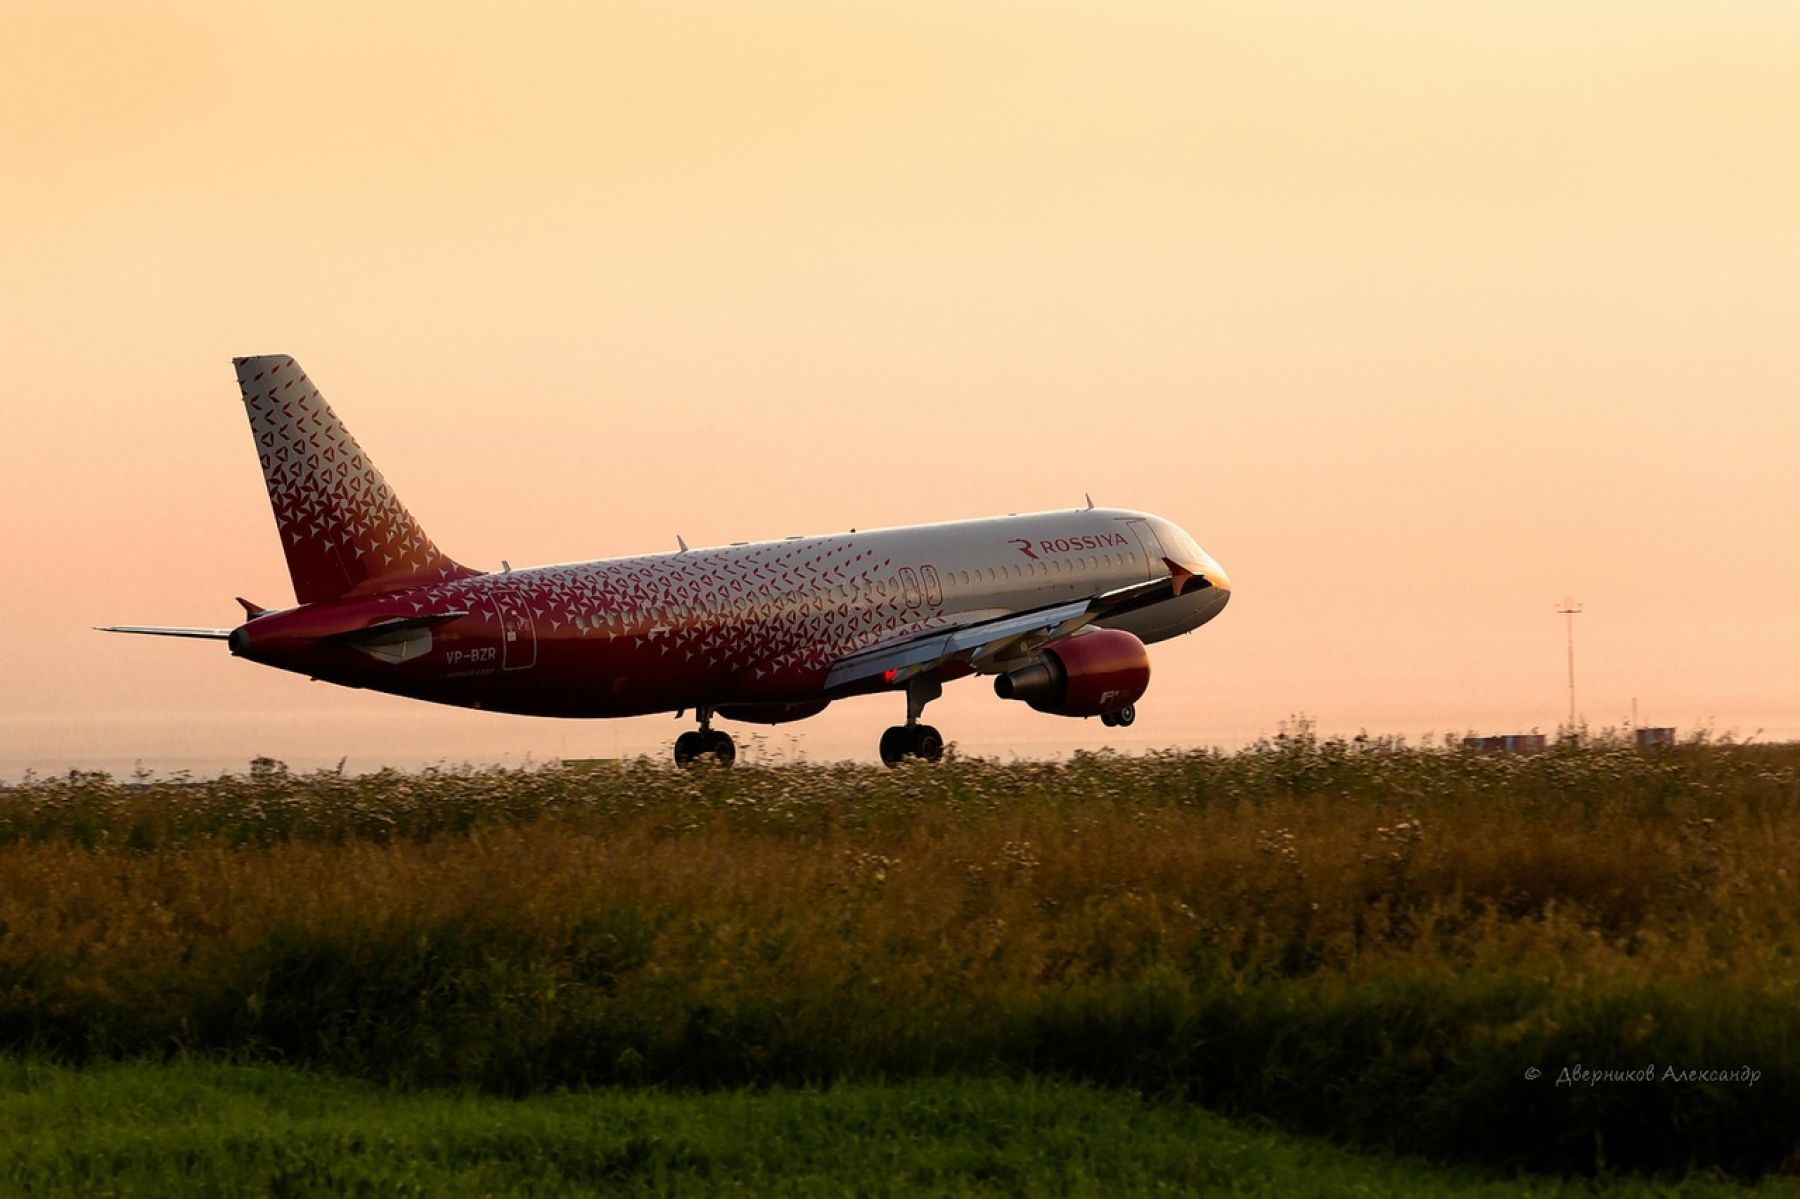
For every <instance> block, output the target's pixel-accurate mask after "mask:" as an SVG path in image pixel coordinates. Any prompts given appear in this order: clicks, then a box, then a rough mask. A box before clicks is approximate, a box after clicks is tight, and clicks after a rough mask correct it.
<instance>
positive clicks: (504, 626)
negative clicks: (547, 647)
mask: <svg viewBox="0 0 1800 1199" xmlns="http://www.w3.org/2000/svg"><path fill="white" fill-rule="evenodd" d="M494 614H495V615H496V616H498V617H499V618H500V669H501V670H529V669H531V668H532V667H533V666H536V665H537V626H536V625H535V624H533V623H532V620H531V609H530V608H529V607H527V606H526V603H525V597H524V596H521V595H518V594H516V593H514V592H512V591H508V590H505V589H501V590H498V591H496V592H494Z"/></svg>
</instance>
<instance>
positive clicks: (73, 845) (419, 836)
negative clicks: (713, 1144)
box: [0, 728, 1800, 1173]
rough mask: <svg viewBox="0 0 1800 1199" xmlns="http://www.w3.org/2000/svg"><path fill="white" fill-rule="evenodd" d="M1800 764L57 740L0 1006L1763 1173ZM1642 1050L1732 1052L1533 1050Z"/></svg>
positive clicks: (7, 847)
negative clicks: (199, 772) (237, 760)
mask: <svg viewBox="0 0 1800 1199" xmlns="http://www.w3.org/2000/svg"><path fill="white" fill-rule="evenodd" d="M1797 780H1800V747H1795V746H1773V747H1754V746H1737V745H1706V744H1693V745H1687V746H1682V747H1677V748H1676V749H1674V750H1671V751H1669V752H1666V753H1661V754H1648V755H1646V754H1639V753H1637V752H1635V751H1633V750H1629V749H1626V748H1624V747H1622V746H1618V745H1614V744H1607V743H1601V744H1597V745H1595V744H1590V745H1586V746H1579V745H1574V744H1569V745H1565V746H1563V747H1561V748H1559V749H1557V750H1555V751H1553V752H1550V753H1547V754H1543V755H1537V756H1532V757H1506V756H1489V755H1477V754H1466V753H1462V752H1460V751H1452V750H1447V749H1431V748H1409V747H1406V746H1405V745H1403V744H1400V743H1398V742H1395V741H1389V740H1373V741H1355V742H1346V741H1335V740H1334V741H1320V740H1318V739H1316V738H1314V737H1312V736H1311V735H1310V733H1308V732H1307V731H1306V730H1305V729H1304V728H1302V729H1301V730H1299V731H1298V732H1296V733H1294V734H1292V735H1284V736H1282V737H1279V738H1275V739H1272V740H1270V741H1266V742H1263V743H1261V744H1259V745H1257V746H1255V747H1252V748H1251V749H1250V750H1247V751H1244V752H1242V753H1237V754H1232V755H1217V754H1205V753H1193V754H1173V753H1172V754H1163V755H1155V756H1151V757H1148V758H1123V757H1116V756H1111V755H1085V756H1080V757H1078V758H1076V759H1075V760H1074V761H1072V762H1070V763H1067V764H1061V765H1032V764H998V763H992V762H981V761H955V760H952V761H949V762H946V763H943V764H940V765H939V766H937V767H915V768H910V769H906V770H902V771H899V772H894V773H888V772H885V771H879V770H874V769H865V768H861V767H851V766H804V765H794V766H782V767H777V768H768V769H739V770H735V771H731V772H728V773H727V772H714V771H701V772H694V773H677V772H676V771H674V770H672V769H665V768H663V767H661V766H657V765H652V764H649V763H639V764H636V765H633V766H630V767H628V768H626V769H623V770H620V771H618V772H611V771H607V772H603V773H596V774H591V775H575V774H569V773H564V772H558V771H535V772H523V771H492V770H488V771H440V772H431V773H426V774H421V775H380V776H372V777H364V778H339V777H337V776H335V775H328V774H325V775H309V776H304V777H301V776H293V775H290V774H288V773H287V772H286V771H284V770H282V769H280V768H279V767H278V766H277V765H275V764H270V763H263V764H262V765H261V766H260V768H259V769H258V770H257V771H255V772H253V774H252V775H250V776H245V777H239V778H227V779H221V780H215V781H209V782H206V783H201V784H192V785H181V784H174V783H149V784H146V785H139V786H132V785H127V784H120V783H116V782H114V781H112V780H108V779H104V778H100V777H95V776H82V775H77V776H70V777H68V778H64V779H57V780H48V781H41V782H33V783H30V784H28V785H25V786H21V787H11V788H6V789H4V790H3V791H0V1047H4V1048H7V1049H11V1050H14V1051H25V1052H36V1053H47V1054H52V1055H56V1056H59V1057H64V1058H68V1059H73V1060H82V1059H86V1058H91V1057H95V1056H136V1055H142V1054H164V1053H171V1052H200V1053H225V1054H231V1055H238V1056H244V1057H256V1058H271V1059H280V1060H285V1061H293V1062H299V1063H306V1064H313V1065H318V1066H323V1067H329V1068H332V1069H338V1070H343V1071H348V1072H353V1073H357V1074H361V1075H366V1076H371V1077H376V1078H382V1079H388V1080H393V1081H398V1082H405V1083H469V1084H475V1085H480V1086H483V1087H487V1088H492V1089H497V1090H502V1091H509V1092H525V1091H530V1090H535V1089H540V1088H545V1087H550V1086H556V1085H563V1084H574V1085H580V1084H592V1083H601V1082H658V1083H671V1084H683V1085H703V1086H710V1085H737V1084H743V1083H760V1082H774V1081H787V1080H812V1081H823V1080H831V1079H840V1078H865V1079H866V1078H882V1077H897V1076H903V1075H907V1076H909V1075H920V1074H934V1073H945V1072H986V1071H1000V1072H1005V1073H1024V1072H1045V1073H1052V1074H1057V1075H1067V1076H1076V1077H1082V1078H1088V1079H1094V1080H1099V1081H1104V1082H1109V1083H1116V1084H1120V1085H1129V1086H1135V1087H1141V1088H1146V1089H1151V1090H1159V1091H1160V1090H1177V1091H1180V1092H1181V1093H1185V1094H1188V1095H1191V1096H1193V1097H1195V1098H1196V1099H1198V1100H1200V1101H1202V1102H1205V1103H1208V1104H1210V1105H1214V1106H1217V1107H1220V1108H1222V1109H1225V1110H1227V1111H1235V1112H1258V1113H1262V1114H1265V1115H1268V1116H1271V1117H1273V1118H1275V1119H1278V1120H1280V1121H1282V1122H1284V1123H1286V1124H1288V1125H1290V1126H1294V1127H1299V1128H1304V1129H1309V1130H1317V1131H1325V1132H1330V1133H1333V1134H1335V1135H1339V1136H1343V1137H1346V1138H1349V1139H1353V1140H1357V1141H1360V1142H1364V1143H1374V1144H1380V1145H1386V1146H1393V1147H1397V1148H1402V1149H1408V1150H1416V1151H1424V1152H1428V1153H1433V1154H1437V1155H1441V1156H1449V1157H1472V1158H1479V1159H1483V1160H1488V1161H1498V1162H1503V1163H1508V1164H1516V1165H1522V1166H1529V1167H1533V1168H1539V1169H1544V1168H1549V1169H1571V1168H1574V1169H1589V1168H1594V1167H1596V1166H1602V1165H1611V1166H1625V1167H1633V1168H1654V1169H1664V1168H1667V1169H1685V1168H1690V1167H1693V1166H1718V1167H1721V1168H1725V1169H1728V1170H1732V1171H1738V1172H1745V1173H1754V1172H1758V1171H1762V1170H1766V1169H1770V1168H1777V1167H1782V1166H1784V1165H1785V1166H1788V1167H1792V1166H1794V1165H1795V1164H1796V1160H1797V1159H1796V1156H1795V1152H1796V1145H1797V1144H1800V1139H1797V1133H1800V1091H1797V1090H1796V1081H1797V1080H1800V1002H1797V1001H1796V995H1795V990H1794V986H1795V979H1796V972H1795V969H1794V966H1793V961H1794V952H1795V948H1796V945H1797V944H1800V925H1797V917H1796V915H1795V913H1796V910H1797V906H1800V905H1797V903H1796V901H1797V900H1800V885H1797V883H1796V879H1795V877H1794V871H1795V870H1796V869H1800V866H1797V865H1796V864H1797V863H1800V852H1797V851H1800V785H1797ZM1647 1063H1655V1065H1656V1068H1657V1070H1658V1071H1659V1072H1660V1071H1662V1070H1663V1069H1664V1067H1666V1066H1675V1067H1676V1068H1678V1069H1723V1068H1732V1067H1746V1066H1747V1067H1749V1068H1752V1069H1754V1070H1756V1071H1758V1073H1759V1075H1760V1077H1759V1079H1758V1080H1757V1081H1756V1083H1755V1084H1754V1085H1745V1084H1743V1083H1677V1082H1656V1083H1649V1084H1635V1083H1625V1082H1619V1083H1609V1084H1604V1085H1598V1086H1592V1087H1585V1086H1584V1087H1557V1086H1556V1085H1555V1081H1556V1078H1557V1076H1558V1074H1559V1072H1560V1071H1561V1069H1562V1068H1564V1067H1567V1066H1572V1065H1575V1064H1581V1065H1584V1066H1586V1067H1590V1068H1613V1069H1625V1068H1630V1069H1641V1068H1642V1067H1643V1066H1644V1065H1645V1064H1647ZM1527 1067H1537V1068H1538V1069H1540V1070H1542V1071H1544V1072H1545V1073H1544V1076H1543V1077H1541V1078H1538V1079H1536V1080H1527V1079H1526V1078H1525V1077H1524V1072H1525V1070H1526V1068H1527Z"/></svg>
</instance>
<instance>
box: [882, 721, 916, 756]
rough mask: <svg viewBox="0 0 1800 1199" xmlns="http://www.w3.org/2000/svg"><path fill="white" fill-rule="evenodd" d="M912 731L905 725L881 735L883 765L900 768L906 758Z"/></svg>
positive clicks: (897, 726)
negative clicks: (901, 760) (902, 760)
mask: <svg viewBox="0 0 1800 1199" xmlns="http://www.w3.org/2000/svg"><path fill="white" fill-rule="evenodd" d="M911 733H912V730H911V729H909V728H907V727H906V726H905V725H903V724H897V725H895V726H893V727H892V728H890V729H888V730H887V731H886V732H885V733H883V734H881V764H882V765H883V766H898V765H900V759H901V758H904V757H905V756H906V749H907V742H908V740H909V739H910V735H911Z"/></svg>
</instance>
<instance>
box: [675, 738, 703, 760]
mask: <svg viewBox="0 0 1800 1199" xmlns="http://www.w3.org/2000/svg"><path fill="white" fill-rule="evenodd" d="M707 750H708V747H707V745H706V738H704V737H702V736H701V735H700V734H699V733H698V732H688V733H683V734H681V736H679V737H677V738H675V765H677V766H691V765H693V763H694V759H695V758H697V757H699V756H700V755H701V754H703V753H706V752H707Z"/></svg>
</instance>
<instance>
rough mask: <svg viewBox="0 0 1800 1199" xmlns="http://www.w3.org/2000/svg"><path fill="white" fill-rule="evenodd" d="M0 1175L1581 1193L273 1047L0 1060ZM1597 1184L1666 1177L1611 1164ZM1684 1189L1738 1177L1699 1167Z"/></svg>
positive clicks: (927, 1096) (77, 1184) (1139, 1132)
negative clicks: (361, 1070) (432, 1070)
mask: <svg viewBox="0 0 1800 1199" xmlns="http://www.w3.org/2000/svg"><path fill="white" fill-rule="evenodd" d="M0 1128H4V1129H5V1130H6V1135H5V1136H4V1137H3V1138H0V1188H3V1189H5V1190H7V1191H8V1192H10V1193H30V1194H46V1193H55V1192H58V1191H61V1192H65V1193H72V1194H109V1193H114V1194H116V1193H129V1194H165V1195H175V1194H195V1193H202V1194H204V1193H236V1194H276V1195H280V1194H308V1193H319V1194H419V1195H511V1194H519V1195H529V1194H555V1193H563V1192H575V1193H586V1194H594V1193H601V1192H604V1193H607V1194H665V1193H669V1192H671V1191H705V1192H707V1193H718V1192H733V1191H736V1192H740V1193H746V1194H770V1193H801V1194H805V1193H812V1194H829V1195H842V1194H882V1193H890V1192H891V1193H904V1194H934V1193H936V1194H971V1193H973V1194H981V1193H987V1194H1000V1195H1138V1194H1177V1193H1183V1192H1187V1193H1192V1192H1206V1193H1220V1194H1240V1195H1433V1196H1437V1195H1445V1196H1494V1197H1498V1196H1512V1195H1542V1196H1560V1195H1569V1196H1573V1195H1586V1194H1591V1193H1593V1189H1594V1188H1593V1187H1592V1186H1591V1185H1590V1184H1588V1183H1586V1182H1582V1183H1567V1182H1558V1181H1555V1180H1551V1179H1541V1178H1531V1177H1523V1178H1521V1177H1513V1178H1506V1179H1500V1178H1483V1177H1481V1176H1480V1175H1478V1174H1476V1173H1474V1172H1471V1171H1467V1170H1458V1169H1449V1168H1442V1167H1431V1166H1426V1165H1423V1164H1420V1163H1417V1162H1413V1161H1407V1160H1403V1159H1402V1160H1395V1159H1389V1158H1381V1157H1373V1156H1368V1155H1360V1154H1356V1153H1352V1152H1350V1151H1348V1150H1345V1149H1341V1148H1339V1147H1336V1146H1334V1145H1330V1144H1327V1143H1325V1142H1322V1141H1317V1140H1310V1139H1307V1138H1301V1137H1294V1136H1288V1135H1283V1134H1279V1133H1274V1132H1270V1131H1266V1130H1257V1129H1250V1128H1246V1127H1243V1126H1239V1125H1233V1124H1230V1123H1227V1122H1226V1121H1224V1120H1222V1119H1220V1118H1219V1117H1217V1116H1213V1115H1210V1114H1208V1113H1206V1112H1203V1111H1200V1110H1198V1109H1195V1108H1193V1107H1191V1106H1188V1105H1185V1104H1180V1103H1151V1102H1146V1101H1144V1100H1142V1099H1139V1098H1138V1097H1136V1096H1134V1095H1130V1094H1127V1093H1124V1092H1120V1091H1116V1090H1101V1089H1097V1088H1093V1087H1086V1086H1079V1085H1075V1084H1070V1083H1060V1084H1059V1083H1050V1082H1041V1081H1034V1082H1006V1081H1002V1080H997V1079H975V1080H965V1079H933V1080H928V1081H917V1082H907V1083H900V1084H896V1085H892V1086H870V1085H857V1084H851V1085H847V1086H842V1087H835V1088H832V1089H829V1090H822V1091H821V1090H811V1091H787V1090H774V1091H755V1092H750V1091H729V1092H710V1093H696V1094H668V1093H664V1092H660V1091H654V1090H646V1089H641V1088H640V1089H632V1090H618V1089H610V1090H604V1091H597V1092H584V1093H567V1092H564V1093H553V1094H548V1095H542V1096H534V1097H531V1098H527V1099H516V1100H514V1099H501V1098H496V1097H493V1096H481V1095H471V1094H458V1095H444V1094H435V1093H424V1094H418V1093H396V1092H394V1091H389V1090H383V1089H381V1088H379V1087H376V1086H373V1085H371V1084H367V1083H357V1082H352V1081H348V1080H344V1079H335V1078H322V1077H319V1076H316V1075H309V1074H305V1073H302V1072H300V1071H296V1070H286V1069H282V1068H279V1067H271V1066H256V1067H224V1066H197V1065H176V1066H146V1065H128V1066H107V1067H98V1068H94V1069H89V1070H68V1069H58V1068H54V1067H45V1066H27V1065H24V1064H21V1063H17V1062H0ZM1605 1190H1606V1193H1608V1194H1617V1195H1621V1196H1631V1195H1654V1194H1668V1193H1670V1190H1671V1188H1670V1187H1668V1186H1665V1185H1653V1184H1646V1183H1644V1182H1641V1181H1633V1180H1623V1181H1622V1182H1616V1183H1614V1184H1612V1185H1610V1186H1607V1187H1606V1188H1605ZM1681 1193H1683V1194H1687V1195H1700V1196H1707V1195H1717V1196H1731V1197H1739V1196H1747V1195H1751V1194H1760V1193H1773V1190H1772V1188H1771V1186H1770V1185H1768V1184H1765V1186H1764V1187H1760V1188H1756V1190H1754V1191H1752V1190H1750V1189H1747V1188H1744V1187H1742V1186H1737V1185H1732V1184H1730V1183H1728V1182H1725V1181H1723V1180H1717V1179H1689V1180H1686V1181H1685V1182H1684V1183H1683V1184H1682V1186H1681Z"/></svg>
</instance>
